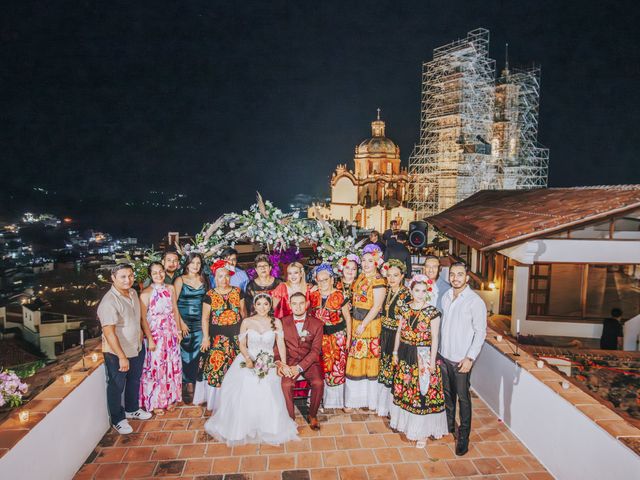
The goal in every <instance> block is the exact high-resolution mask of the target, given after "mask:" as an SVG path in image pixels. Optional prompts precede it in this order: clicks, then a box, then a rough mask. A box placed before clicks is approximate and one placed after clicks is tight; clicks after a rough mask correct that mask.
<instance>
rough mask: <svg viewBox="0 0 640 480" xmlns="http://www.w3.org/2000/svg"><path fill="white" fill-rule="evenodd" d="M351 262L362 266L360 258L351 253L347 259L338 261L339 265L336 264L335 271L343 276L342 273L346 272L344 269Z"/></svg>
mask: <svg viewBox="0 0 640 480" xmlns="http://www.w3.org/2000/svg"><path fill="white" fill-rule="evenodd" d="M349 262H354V263H355V264H356V265H360V257H358V256H357V255H356V254H354V253H350V254H348V255H347V256H346V257H342V258H341V259H340V260H338V263H337V264H336V268H335V269H334V271H335V272H336V273H338V274H340V275H342V271H343V270H344V267H346V266H347V263H349Z"/></svg>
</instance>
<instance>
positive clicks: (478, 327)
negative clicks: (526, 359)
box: [439, 262, 487, 456]
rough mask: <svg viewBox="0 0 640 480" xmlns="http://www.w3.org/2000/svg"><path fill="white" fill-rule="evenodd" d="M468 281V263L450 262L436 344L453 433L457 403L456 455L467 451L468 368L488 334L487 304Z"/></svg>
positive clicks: (468, 415)
mask: <svg viewBox="0 0 640 480" xmlns="http://www.w3.org/2000/svg"><path fill="white" fill-rule="evenodd" d="M468 282H469V275H468V273H467V266H466V265H465V264H464V263H462V262H457V263H454V264H453V265H451V268H450V269H449V283H450V284H451V289H449V290H448V291H447V292H446V293H445V294H444V295H443V296H442V311H443V315H442V324H441V326H440V346H439V353H440V360H441V361H442V365H441V369H442V383H443V386H444V401H445V406H446V409H447V422H448V424H449V431H450V432H451V433H454V434H455V425H456V424H455V422H456V403H457V402H459V403H460V428H459V429H458V432H457V439H456V455H460V456H461V455H464V454H466V453H467V452H468V451H469V434H470V433H471V393H470V392H469V385H470V383H471V369H472V368H473V362H474V361H475V359H476V357H477V356H478V354H479V353H480V349H481V348H482V345H483V344H484V339H485V337H486V336H487V307H486V305H485V303H484V301H483V300H482V298H480V296H479V295H478V294H477V293H475V292H474V291H473V290H471V287H470V286H469V285H468ZM456 401H457V402H456Z"/></svg>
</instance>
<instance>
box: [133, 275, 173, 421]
mask: <svg viewBox="0 0 640 480" xmlns="http://www.w3.org/2000/svg"><path fill="white" fill-rule="evenodd" d="M147 321H148V322H149V327H150V329H151V337H152V338H153V341H154V342H155V344H156V349H155V350H154V351H153V352H152V351H150V350H147V355H146V357H145V359H144V367H143V369H142V377H141V379H140V404H141V405H142V407H143V408H144V409H145V410H147V411H151V410H154V409H159V408H161V409H166V408H167V407H169V406H170V405H171V404H173V403H176V402H180V401H182V362H181V359H180V341H179V339H178V326H177V325H176V319H175V317H174V315H173V302H172V299H171V292H170V291H169V289H168V288H167V287H166V286H165V285H155V284H154V285H153V291H152V292H151V298H150V299H149V308H148V309H147Z"/></svg>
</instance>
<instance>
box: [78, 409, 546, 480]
mask: <svg viewBox="0 0 640 480" xmlns="http://www.w3.org/2000/svg"><path fill="white" fill-rule="evenodd" d="M473 402H474V418H473V428H472V436H471V448H470V450H469V453H467V455H465V456H464V457H460V458H459V457H456V456H455V454H454V452H453V451H454V443H453V438H452V437H451V436H448V437H445V438H443V439H441V440H437V441H430V442H428V444H427V447H426V448H424V449H421V450H418V449H416V448H415V446H414V444H413V443H410V442H408V441H407V440H406V439H405V438H403V436H402V435H400V434H397V433H394V432H393V431H392V430H391V429H390V428H389V427H388V422H387V421H386V420H383V419H381V418H379V417H376V416H375V415H370V414H363V413H353V414H350V415H348V414H345V413H342V412H340V413H329V412H325V414H324V415H322V416H321V417H320V420H321V425H322V428H321V430H320V431H319V432H314V431H312V430H310V429H309V427H308V426H307V425H306V422H305V421H304V420H303V418H302V417H301V416H299V417H298V418H297V421H298V424H300V425H301V427H300V436H301V441H299V442H291V443H287V444H286V445H283V446H279V447H273V446H268V445H263V446H260V447H258V446H257V445H245V446H241V447H234V448H229V447H227V446H226V445H224V444H221V443H217V442H215V441H213V439H212V438H211V437H209V435H207V433H206V432H204V430H203V425H204V422H205V421H206V420H207V416H208V415H207V414H205V412H204V409H203V408H202V407H193V406H184V407H180V408H178V409H176V411H175V412H172V413H168V414H166V415H164V416H163V417H155V418H153V419H151V420H148V421H146V422H141V421H134V422H131V423H132V425H133V427H134V431H135V432H134V433H133V434H131V435H127V436H121V435H118V434H117V433H115V432H114V431H113V430H112V431H109V432H108V433H107V434H106V435H105V436H104V438H103V439H102V441H101V442H100V444H99V445H98V446H97V447H96V448H95V450H94V451H93V453H92V454H91V455H90V456H89V458H88V459H87V462H86V463H85V465H84V466H83V467H82V468H81V469H80V471H79V472H78V473H77V475H76V477H75V478H76V479H89V478H91V479H102V478H150V477H151V478H153V477H174V478H190V479H199V480H281V479H282V480H306V479H310V480H332V479H341V480H377V479H381V480H394V479H398V480H411V479H422V478H457V479H460V478H493V479H503V480H507V479H508V480H527V479H528V480H542V479H552V478H553V477H552V476H551V475H549V473H547V472H546V470H545V469H544V467H542V465H541V464H540V463H539V462H538V461H537V460H536V458H535V457H534V456H533V455H532V454H531V452H529V451H528V450H527V449H526V447H524V446H523V445H522V444H521V443H520V442H519V441H518V440H517V439H516V437H515V436H513V435H512V434H511V432H510V431H509V429H508V428H507V427H505V426H504V425H503V424H502V423H500V422H499V421H498V419H497V418H496V417H495V416H494V415H493V413H492V412H491V411H490V410H489V409H488V408H487V407H486V405H485V404H484V403H483V402H482V401H481V400H480V399H478V398H474V400H473Z"/></svg>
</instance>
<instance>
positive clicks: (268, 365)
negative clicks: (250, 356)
mask: <svg viewBox="0 0 640 480" xmlns="http://www.w3.org/2000/svg"><path fill="white" fill-rule="evenodd" d="M240 366H241V367H246V366H247V362H241V363H240ZM275 366H276V362H275V361H274V360H273V354H271V353H269V352H260V353H259V354H258V355H257V356H256V359H255V360H254V362H253V368H252V370H253V373H255V374H256V375H257V376H258V378H259V379H263V378H264V377H266V376H267V375H268V374H269V370H271V369H272V368H275Z"/></svg>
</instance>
